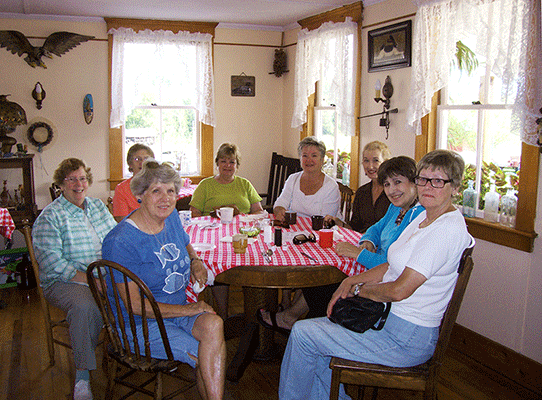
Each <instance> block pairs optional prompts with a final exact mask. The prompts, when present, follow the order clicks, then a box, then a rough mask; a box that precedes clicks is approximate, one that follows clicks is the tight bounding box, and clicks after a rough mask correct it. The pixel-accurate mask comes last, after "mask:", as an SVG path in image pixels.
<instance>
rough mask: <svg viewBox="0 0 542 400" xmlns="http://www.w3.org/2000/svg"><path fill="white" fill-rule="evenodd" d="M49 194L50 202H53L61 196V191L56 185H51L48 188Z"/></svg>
mask: <svg viewBox="0 0 542 400" xmlns="http://www.w3.org/2000/svg"><path fill="white" fill-rule="evenodd" d="M49 193H50V194H51V201H55V200H56V199H57V197H60V195H61V194H62V190H61V189H60V186H58V185H57V184H56V183H51V186H50V187H49Z"/></svg>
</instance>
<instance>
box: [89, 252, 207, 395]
mask: <svg viewBox="0 0 542 400" xmlns="http://www.w3.org/2000/svg"><path fill="white" fill-rule="evenodd" d="M95 271H96V273H97V275H98V282H99V285H100V288H99V289H98V283H97V282H96V280H95V279H94V273H95ZM115 271H118V272H120V273H121V276H122V279H119V280H117V278H115V275H114V272H115ZM87 278H88V282H89V287H90V290H91V292H92V295H93V296H94V299H95V300H96V303H97V304H98V308H99V309H100V312H101V314H102V318H103V320H104V324H105V327H106V330H107V335H108V344H107V346H105V349H106V351H105V353H106V355H107V359H108V361H109V365H108V366H107V368H106V371H107V375H108V382H107V388H106V394H105V398H106V399H108V400H110V399H111V398H112V395H113V388H114V384H115V383H117V384H120V385H122V386H125V387H127V388H129V389H130V391H129V393H128V394H126V395H124V396H123V397H122V398H123V399H124V398H126V397H128V396H130V395H131V394H133V393H135V392H136V391H137V392H141V393H145V394H146V395H148V396H151V397H153V398H154V399H164V400H165V399H171V398H173V397H175V396H177V395H178V394H179V393H181V392H184V391H186V390H189V389H191V388H192V387H193V386H195V384H196V382H195V376H194V370H193V368H192V367H190V366H189V365H188V364H186V363H183V362H181V361H178V360H175V359H174V358H173V353H172V351H171V346H170V344H169V339H168V337H167V331H166V328H165V326H164V321H163V319H162V314H161V312H160V308H159V307H158V303H157V302H156V300H155V298H154V296H153V294H152V292H151V291H150V289H149V288H148V287H147V285H146V284H145V283H144V282H143V281H142V280H141V279H139V277H138V276H137V275H135V274H134V273H133V272H131V271H130V270H128V269H126V268H124V267H123V266H121V265H119V264H117V263H114V262H112V261H107V260H98V261H95V262H93V263H92V264H90V265H89V267H88V269H87ZM130 282H134V283H135V284H136V285H137V290H136V292H137V293H134V291H132V292H131V291H130V290H129V286H128V284H129V283H130ZM119 287H120V288H123V291H124V292H125V293H126V297H125V299H123V297H122V295H121V292H120V290H119ZM103 293H109V296H105V295H103ZM137 297H139V299H140V304H139V305H140V308H141V321H142V332H143V338H142V340H139V339H138V337H137V336H135V335H133V334H131V335H130V333H131V332H136V327H137V325H136V322H135V320H136V318H135V316H136V314H135V313H134V310H133V307H134V305H135V301H136V300H135V299H137ZM132 299H134V300H132ZM114 310H115V311H114ZM121 310H124V311H125V312H126V313H127V315H128V316H127V317H126V318H125V317H124V315H123V314H122V312H121ZM150 316H153V318H150ZM149 321H156V323H157V324H158V328H159V331H160V335H161V337H162V342H163V345H164V350H165V353H166V355H167V359H161V358H156V357H153V355H152V351H151V348H150V346H149V343H150V342H149V327H148V323H149ZM130 336H131V338H130ZM120 366H123V367H124V369H125V370H126V369H127V371H124V373H122V372H123V370H122V368H121V367H120ZM136 372H146V373H150V374H151V375H152V376H151V377H150V378H149V379H147V380H145V381H144V382H140V380H134V379H129V378H130V377H131V376H132V375H134V374H135V373H136ZM164 374H166V375H170V376H173V377H175V378H179V379H180V380H182V381H183V383H182V384H180V385H179V386H177V389H176V390H175V391H174V392H173V393H170V394H168V395H167V396H163V394H162V389H163V388H162V386H163V385H162V379H163V375H164ZM152 382H154V389H153V390H152V391H151V390H149V389H147V388H146V386H148V385H149V384H150V383H152Z"/></svg>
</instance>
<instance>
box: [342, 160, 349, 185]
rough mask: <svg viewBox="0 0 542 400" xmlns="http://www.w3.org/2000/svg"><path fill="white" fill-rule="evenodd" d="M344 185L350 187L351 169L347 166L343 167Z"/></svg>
mask: <svg viewBox="0 0 542 400" xmlns="http://www.w3.org/2000/svg"><path fill="white" fill-rule="evenodd" d="M342 184H343V185H344V186H348V185H350V168H349V167H348V165H346V164H345V165H344V167H343V176H342Z"/></svg>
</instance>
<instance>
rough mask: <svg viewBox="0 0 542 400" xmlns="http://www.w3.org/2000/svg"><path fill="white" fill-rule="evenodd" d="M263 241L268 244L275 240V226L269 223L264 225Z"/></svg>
mask: <svg viewBox="0 0 542 400" xmlns="http://www.w3.org/2000/svg"><path fill="white" fill-rule="evenodd" d="M263 241H264V242H265V243H267V244H269V243H271V242H272V241H273V228H272V227H271V225H269V224H268V225H265V226H264V227H263Z"/></svg>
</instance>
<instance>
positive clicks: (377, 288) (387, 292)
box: [358, 267, 427, 302]
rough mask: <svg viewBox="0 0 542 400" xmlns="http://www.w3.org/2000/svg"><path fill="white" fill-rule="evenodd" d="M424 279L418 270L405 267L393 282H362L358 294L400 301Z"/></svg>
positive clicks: (381, 299)
mask: <svg viewBox="0 0 542 400" xmlns="http://www.w3.org/2000/svg"><path fill="white" fill-rule="evenodd" d="M377 268H378V267H377ZM426 280H427V278H426V277H425V276H423V275H422V274H420V273H419V272H417V271H415V270H413V269H412V268H409V267H405V269H404V271H403V273H402V274H401V275H399V277H398V278H397V279H396V280H395V281H393V282H387V283H366V284H364V285H363V286H361V287H360V290H359V293H358V296H360V297H365V298H367V299H371V300H374V301H382V302H386V301H401V300H404V299H406V298H409V297H410V296H411V295H412V293H414V292H415V291H416V289H418V288H419V287H420V286H421V285H422V284H423V283H424V282H425V281H426Z"/></svg>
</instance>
